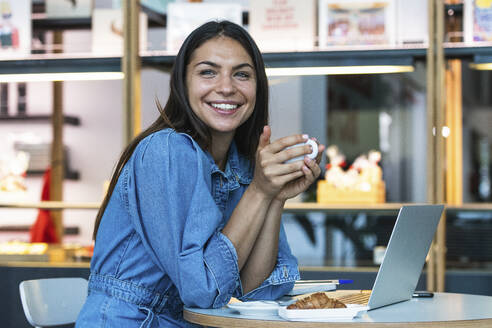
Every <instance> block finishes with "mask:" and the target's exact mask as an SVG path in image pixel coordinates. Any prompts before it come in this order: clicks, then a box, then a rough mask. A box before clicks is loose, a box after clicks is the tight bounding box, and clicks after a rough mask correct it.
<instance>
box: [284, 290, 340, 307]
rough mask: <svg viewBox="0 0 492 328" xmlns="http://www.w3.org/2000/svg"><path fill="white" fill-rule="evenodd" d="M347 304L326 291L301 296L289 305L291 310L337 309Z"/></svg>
mask: <svg viewBox="0 0 492 328" xmlns="http://www.w3.org/2000/svg"><path fill="white" fill-rule="evenodd" d="M346 307H347V306H346V305H345V304H344V303H342V302H340V301H339V300H336V299H334V298H330V297H328V296H326V294H325V293H314V294H311V295H310V296H308V297H304V298H301V299H299V300H297V301H296V302H295V303H293V304H291V305H289V306H287V309H289V310H301V309H335V308H346Z"/></svg>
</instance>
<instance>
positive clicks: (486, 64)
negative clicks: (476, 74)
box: [469, 55, 492, 71]
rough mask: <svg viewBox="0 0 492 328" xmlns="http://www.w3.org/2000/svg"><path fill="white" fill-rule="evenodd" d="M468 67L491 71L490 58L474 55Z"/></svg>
mask: <svg viewBox="0 0 492 328" xmlns="http://www.w3.org/2000/svg"><path fill="white" fill-rule="evenodd" d="M469 67H470V68H472V69H476V70H481V71H490V70H492V56H489V55H475V56H473V63H470V64H469Z"/></svg>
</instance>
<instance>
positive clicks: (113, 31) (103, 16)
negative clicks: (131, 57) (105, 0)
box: [92, 9, 147, 56]
mask: <svg viewBox="0 0 492 328" xmlns="http://www.w3.org/2000/svg"><path fill="white" fill-rule="evenodd" d="M139 29H140V31H139V44H140V51H142V50H146V49H147V15H146V14H145V13H142V12H141V13H140V17H139ZM92 53H94V54H105V55H115V56H121V55H122V54H123V11H122V9H94V12H93V14H92Z"/></svg>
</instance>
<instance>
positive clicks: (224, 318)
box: [184, 293, 492, 328]
mask: <svg viewBox="0 0 492 328" xmlns="http://www.w3.org/2000/svg"><path fill="white" fill-rule="evenodd" d="M184 315H185V319H186V320H189V321H191V322H194V323H199V324H204V325H210V326H213V327H231V325H233V326H237V327H256V328H259V327H289V326H291V327H318V326H321V325H323V326H324V327H326V326H331V324H329V323H326V322H324V323H316V322H292V321H285V320H284V319H282V318H281V317H279V316H278V315H273V314H261V313H258V314H255V315H254V316H247V315H241V314H239V313H238V312H236V311H234V310H231V309H229V308H227V307H223V308H221V309H196V308H185V314H184ZM424 322H425V324H424V325H425V327H431V326H433V327H439V326H442V325H443V324H445V325H446V327H492V297H491V296H480V295H469V294H453V293H435V294H434V297H433V298H414V299H411V300H409V301H405V302H401V303H397V304H393V305H389V306H386V307H382V308H379V309H375V310H371V311H368V312H367V313H365V314H363V315H362V316H361V317H359V318H354V319H353V320H352V321H351V322H348V323H336V324H335V323H334V324H333V327H335V326H349V327H357V326H360V324H361V323H365V324H367V323H372V324H371V325H370V327H377V326H383V325H384V326H385V327H388V326H387V324H388V323H394V324H395V325H392V326H395V327H416V326H415V323H422V324H423V323H424ZM377 323H380V324H381V325H377ZM365 324H364V325H365Z"/></svg>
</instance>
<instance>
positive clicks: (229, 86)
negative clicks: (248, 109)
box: [217, 76, 236, 95]
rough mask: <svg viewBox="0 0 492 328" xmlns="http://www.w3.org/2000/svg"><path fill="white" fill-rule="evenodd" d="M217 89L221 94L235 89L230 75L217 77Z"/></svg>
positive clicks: (232, 91) (229, 92)
mask: <svg viewBox="0 0 492 328" xmlns="http://www.w3.org/2000/svg"><path fill="white" fill-rule="evenodd" d="M217 91H218V92H219V93H222V94H226V95H227V94H232V93H234V92H235V91H236V88H235V87H234V81H233V80H232V78H231V77H230V76H223V77H221V78H220V79H219V83H218V86H217Z"/></svg>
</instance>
